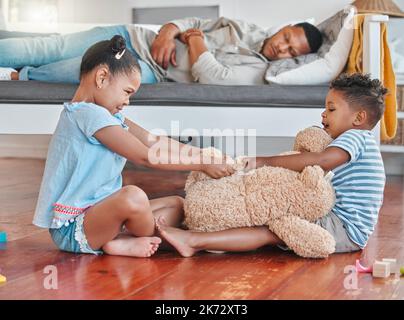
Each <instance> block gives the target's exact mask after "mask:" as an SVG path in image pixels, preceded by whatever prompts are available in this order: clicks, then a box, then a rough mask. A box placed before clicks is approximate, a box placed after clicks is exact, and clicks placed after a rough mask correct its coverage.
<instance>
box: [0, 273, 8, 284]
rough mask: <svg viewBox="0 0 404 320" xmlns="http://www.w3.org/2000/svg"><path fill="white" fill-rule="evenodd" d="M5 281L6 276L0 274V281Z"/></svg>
mask: <svg viewBox="0 0 404 320" xmlns="http://www.w3.org/2000/svg"><path fill="white" fill-rule="evenodd" d="M5 282H7V278H6V277H5V276H3V275H1V274H0V283H5Z"/></svg>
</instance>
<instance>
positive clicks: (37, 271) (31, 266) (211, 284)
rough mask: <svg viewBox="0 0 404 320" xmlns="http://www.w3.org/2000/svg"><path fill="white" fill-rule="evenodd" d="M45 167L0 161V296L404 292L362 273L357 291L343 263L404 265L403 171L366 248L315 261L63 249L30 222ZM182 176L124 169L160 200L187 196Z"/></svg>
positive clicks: (390, 295) (383, 295)
mask: <svg viewBox="0 0 404 320" xmlns="http://www.w3.org/2000/svg"><path fill="white" fill-rule="evenodd" d="M43 168H44V162H43V161H41V160H16V159H0V204H1V205H0V230H5V231H6V232H7V233H8V236H9V242H8V243H7V245H6V246H3V247H2V248H0V268H1V270H0V273H1V274H3V275H5V276H6V277H7V279H8V281H7V283H6V284H4V285H2V286H0V299H400V300H403V299H404V278H403V277H402V278H399V277H398V276H391V277H390V278H387V279H373V278H372V276H371V275H369V274H360V275H359V277H358V281H357V289H353V290H347V289H346V288H345V287H344V279H345V277H346V276H347V274H344V268H345V267H346V266H348V265H352V264H354V263H355V260H356V259H358V258H360V259H362V262H363V263H364V264H370V263H372V262H373V261H374V260H375V259H381V258H383V257H392V258H397V259H398V260H399V261H400V262H401V265H404V245H403V244H404V242H403V240H404V202H403V198H404V181H403V178H401V177H388V180H387V186H386V190H385V201H384V206H383V209H382V211H381V214H380V220H379V223H378V225H377V228H376V231H375V233H374V234H373V236H372V238H371V240H370V242H369V244H368V246H367V248H366V249H365V250H364V251H363V252H359V253H353V254H335V255H333V256H331V257H330V258H328V259H325V260H309V259H302V258H299V257H297V256H295V255H294V254H292V253H288V252H282V251H280V250H278V249H275V248H267V249H262V250H259V251H257V252H252V253H242V254H209V253H201V254H199V255H197V256H194V257H192V258H181V257H179V256H178V255H177V254H175V253H168V252H162V253H158V254H156V255H155V256H154V257H152V258H149V259H134V258H125V257H111V256H101V257H96V256H92V255H74V254H70V253H64V252H60V251H58V250H57V249H56V247H55V246H54V244H53V243H52V241H51V239H50V237H49V234H48V232H47V231H43V230H41V229H39V228H36V227H34V226H32V225H31V221H32V216H33V211H34V207H35V203H36V198H37V195H38V191H39V185H40V181H41V177H42V173H43ZM185 177H186V174H184V173H170V172H155V171H144V170H126V171H125V173H124V182H125V183H126V184H137V185H138V186H140V187H141V188H143V189H144V190H145V191H146V192H147V193H148V195H149V197H150V198H155V197H160V196H164V195H171V194H181V195H182V194H183V191H182V188H183V185H184V181H185ZM48 265H53V266H56V268H57V274H58V282H57V285H58V289H57V290H47V289H45V288H44V280H45V277H46V276H47V274H45V273H44V268H45V267H46V266H48ZM348 280H349V279H347V280H346V281H345V282H346V283H348V282H349V281H348ZM350 283H352V281H351V282H350Z"/></svg>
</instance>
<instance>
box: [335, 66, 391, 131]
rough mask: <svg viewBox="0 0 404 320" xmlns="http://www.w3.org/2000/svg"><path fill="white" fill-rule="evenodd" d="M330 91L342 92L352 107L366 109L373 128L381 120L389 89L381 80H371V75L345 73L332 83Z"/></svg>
mask: <svg viewBox="0 0 404 320" xmlns="http://www.w3.org/2000/svg"><path fill="white" fill-rule="evenodd" d="M330 89H335V90H338V91H341V92H342V93H343V94H344V96H345V98H346V100H347V102H348V104H349V106H350V107H353V108H358V109H359V108H363V109H365V111H366V112H367V114H368V118H369V122H368V123H369V125H370V126H371V127H372V128H373V127H374V126H375V125H376V124H377V122H378V121H379V120H380V119H381V117H382V115H383V113H384V108H385V105H384V97H385V95H386V93H387V89H386V88H385V87H383V85H382V83H381V82H380V80H378V79H371V78H370V75H369V74H362V73H353V74H347V73H343V74H341V75H340V76H339V77H338V78H336V79H335V80H334V81H332V82H331V85H330Z"/></svg>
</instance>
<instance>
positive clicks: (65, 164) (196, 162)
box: [33, 35, 233, 257]
mask: <svg viewBox="0 0 404 320" xmlns="http://www.w3.org/2000/svg"><path fill="white" fill-rule="evenodd" d="M140 79H141V73H140V67H139V65H138V63H137V61H136V59H135V58H134V56H133V55H132V54H131V52H130V51H129V50H127V48H126V43H125V40H124V38H123V37H121V36H118V35H117V36H114V37H113V38H112V39H111V40H107V41H101V42H98V43H96V44H95V45H93V46H92V47H90V48H89V49H88V50H87V52H86V53H85V55H84V56H83V60H82V63H81V68H80V85H79V87H78V89H77V91H76V93H75V95H74V97H73V99H72V101H71V102H69V103H65V104H64V110H63V111H62V113H61V116H60V119H59V122H58V125H57V128H56V130H55V133H54V134H53V137H52V140H51V143H50V146H49V151H48V156H47V161H46V166H45V172H44V176H43V180H42V184H41V189H40V192H39V198H38V203H37V206H36V210H35V216H34V221H33V223H34V224H35V225H37V226H39V227H43V228H48V229H49V231H50V234H51V237H52V239H53V241H54V242H55V244H56V245H57V246H58V247H59V249H61V250H64V251H70V252H75V253H93V254H100V253H102V252H105V253H107V254H111V255H125V256H134V257H149V256H151V255H152V254H153V253H154V252H155V251H156V250H157V248H158V246H159V244H160V242H161V239H160V238H158V237H155V236H154V234H155V219H156V218H158V217H164V219H165V221H166V222H167V224H168V225H171V226H177V225H178V224H179V223H180V222H181V220H182V214H183V212H182V210H183V209H182V205H183V204H182V198H181V197H176V196H173V197H165V198H160V199H154V200H151V201H149V200H148V198H147V195H146V194H145V193H144V191H143V190H141V189H140V188H138V187H136V186H125V187H122V176H121V172H122V169H123V167H124V165H125V162H126V159H128V160H129V161H132V162H134V163H136V164H141V165H144V166H147V167H150V168H157V169H163V170H199V171H204V172H205V173H206V174H208V175H210V176H211V177H213V178H219V177H223V176H227V175H230V174H232V173H233V169H232V168H231V167H230V166H228V165H226V164H212V165H210V164H205V163H207V161H206V160H207V159H202V161H201V159H200V155H201V150H200V149H199V148H194V147H189V146H186V145H183V144H181V143H178V142H176V141H174V140H172V139H169V138H167V137H160V136H154V135H152V134H150V133H149V132H148V131H146V130H144V129H142V128H141V127H140V126H138V125H136V124H135V123H133V122H132V121H130V120H129V119H125V117H124V116H123V115H122V114H121V113H120V111H121V110H122V109H123V108H124V106H127V105H128V104H129V98H130V96H131V95H133V94H134V93H135V92H136V91H137V90H138V88H139V85H140ZM156 143H159V146H160V150H159V154H158V156H159V157H160V159H162V160H163V161H160V162H158V161H154V160H155V159H151V158H150V157H149V154H151V152H150V151H151V150H153V149H152V148H153V146H154V147H155V146H156V145H155V144H156ZM164 146H167V147H164ZM184 147H186V148H188V149H185V150H188V151H189V150H191V151H192V152H191V155H189V153H187V154H186V157H187V158H186V159H185V160H187V161H183V162H184V163H185V162H186V163H191V164H182V163H179V164H175V163H171V161H170V159H172V156H173V155H174V151H172V150H177V152H178V151H179V152H181V151H184V149H183V148H184ZM154 149H155V148H154ZM183 153H184V152H182V153H181V155H182V156H183ZM175 158H177V157H175ZM208 160H210V159H208ZM156 162H157V163H156ZM161 162H162V163H166V164H161ZM201 162H202V164H201ZM215 163H217V162H215ZM123 227H124V228H125V229H126V232H125V233H122V232H121V231H122V229H123Z"/></svg>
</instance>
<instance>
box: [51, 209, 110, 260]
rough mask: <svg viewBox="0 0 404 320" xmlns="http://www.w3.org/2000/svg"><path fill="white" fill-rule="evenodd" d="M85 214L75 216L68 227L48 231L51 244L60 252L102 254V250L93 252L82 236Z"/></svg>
mask: <svg viewBox="0 0 404 320" xmlns="http://www.w3.org/2000/svg"><path fill="white" fill-rule="evenodd" d="M84 215H85V213H83V214H81V215H79V216H77V217H76V218H75V219H74V221H72V222H69V223H68V225H67V226H66V225H63V226H62V227H60V228H58V229H49V233H50V234H51V237H52V240H53V242H54V243H55V244H56V246H57V247H58V248H59V249H60V250H62V251H67V252H73V253H91V254H95V255H100V254H103V251H102V250H93V249H92V248H91V247H90V246H89V244H88V241H87V238H86V235H85V234H84V228H83V222H84Z"/></svg>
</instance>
